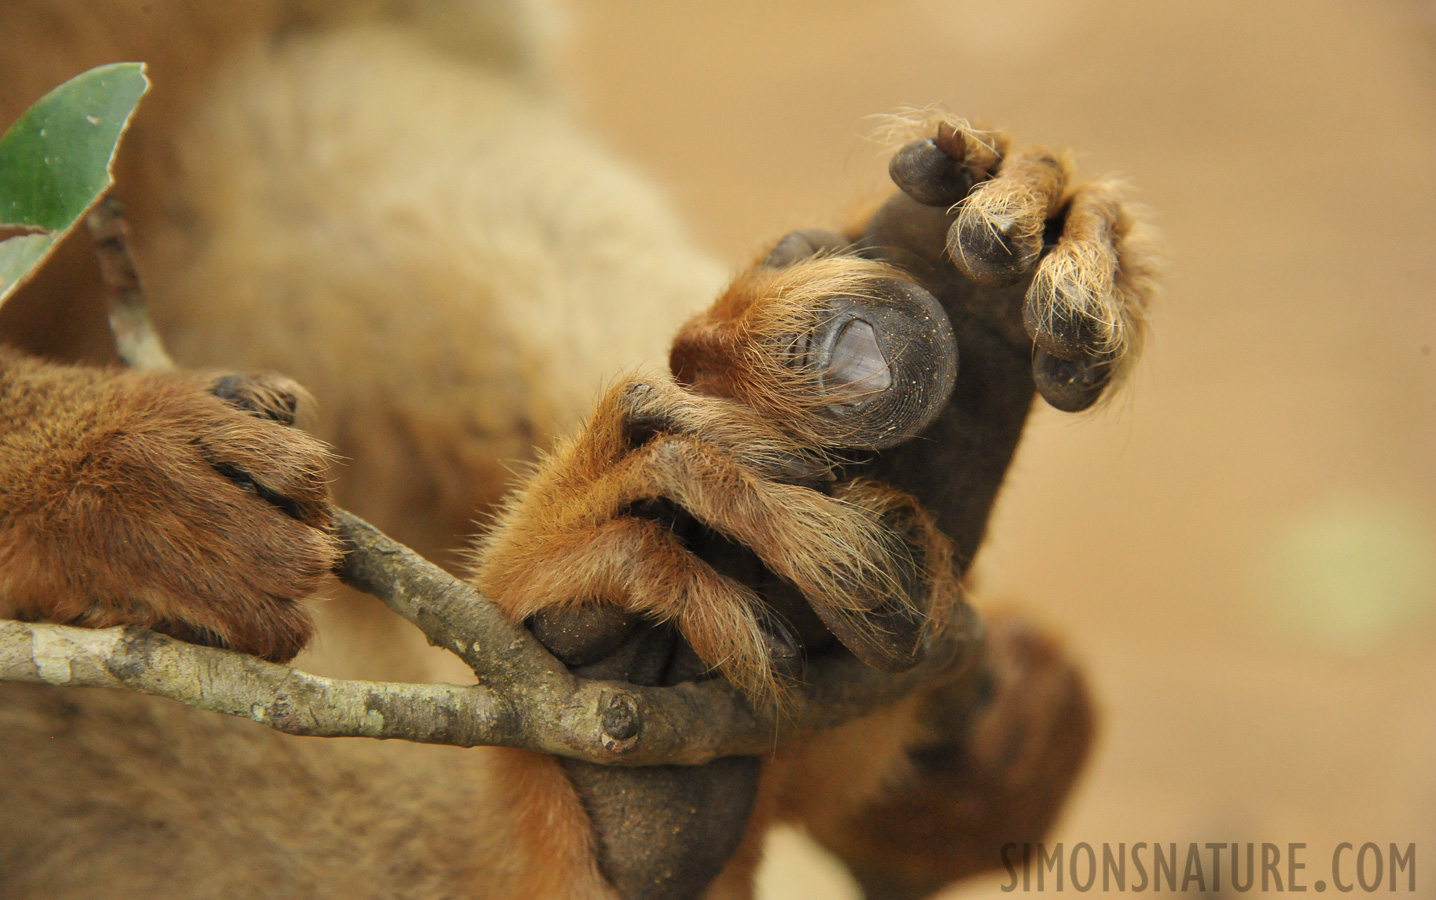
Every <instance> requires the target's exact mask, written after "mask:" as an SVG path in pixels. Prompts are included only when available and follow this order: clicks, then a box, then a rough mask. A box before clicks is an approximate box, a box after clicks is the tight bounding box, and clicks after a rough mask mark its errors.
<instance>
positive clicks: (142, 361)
mask: <svg viewBox="0 0 1436 900" xmlns="http://www.w3.org/2000/svg"><path fill="white" fill-rule="evenodd" d="M85 224H86V225H88V226H89V228H90V234H91V236H93V237H94V239H95V255H96V256H97V257H98V258H99V260H100V276H101V277H102V278H103V279H104V281H105V288H106V299H107V305H108V307H109V314H110V330H111V331H113V332H114V334H115V348H116V349H117V350H118V351H119V354H120V359H122V360H124V362H125V365H127V366H129V367H130V368H132V369H145V370H167V369H173V368H174V367H175V362H174V360H173V359H171V358H170V355H169V353H167V352H166V351H165V346H164V342H163V341H162V340H160V335H159V332H158V331H156V330H155V326H154V323H153V321H152V320H151V319H150V312H149V303H148V301H147V300H146V298H145V292H144V288H142V287H141V286H140V274H139V271H138V270H137V269H136V268H135V260H134V257H133V256H132V255H131V254H130V226H129V223H127V222H126V221H125V210H124V207H123V206H121V205H120V201H119V200H117V199H116V198H115V197H114V195H113V194H111V195H109V196H107V197H105V199H103V200H101V201H100V202H99V203H97V204H95V208H94V209H92V210H90V214H89V215H88V216H86V217H85Z"/></svg>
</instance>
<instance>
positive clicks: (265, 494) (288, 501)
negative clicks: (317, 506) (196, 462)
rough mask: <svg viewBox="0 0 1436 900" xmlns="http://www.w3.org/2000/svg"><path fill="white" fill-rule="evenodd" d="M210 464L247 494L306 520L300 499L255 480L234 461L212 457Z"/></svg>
mask: <svg viewBox="0 0 1436 900" xmlns="http://www.w3.org/2000/svg"><path fill="white" fill-rule="evenodd" d="M209 464H210V466H211V467H213V469H214V470H215V471H216V472H218V473H219V474H220V475H222V476H224V477H225V478H228V479H229V480H230V481H232V482H234V484H235V486H236V487H238V488H239V489H240V490H242V491H244V492H245V493H247V494H253V495H254V496H256V497H258V498H259V499H261V500H263V501H264V502H266V503H268V504H269V505H270V506H273V507H274V508H275V509H277V510H279V511H280V512H282V513H284V514H285V515H286V516H288V517H289V518H291V519H293V520H294V521H296V522H303V521H304V515H303V510H302V508H301V507H300V504H299V501H298V500H295V499H294V498H293V497H286V496H284V495H283V494H281V493H279V492H278V491H276V490H274V489H273V488H270V487H267V486H265V485H263V484H261V483H260V482H258V481H256V480H255V478H254V476H253V475H251V474H250V473H248V472H246V471H245V470H244V469H242V468H240V467H239V466H237V465H235V464H234V463H231V462H223V461H219V460H213V459H211V460H209Z"/></svg>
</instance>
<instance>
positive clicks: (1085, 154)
mask: <svg viewBox="0 0 1436 900" xmlns="http://www.w3.org/2000/svg"><path fill="white" fill-rule="evenodd" d="M575 6H576V9H575V10H574V15H573V17H572V26H573V28H572V32H571V35H570V49H569V51H568V52H567V55H566V57H565V59H564V60H563V67H564V69H565V70H566V72H565V75H566V78H567V80H568V81H569V82H570V83H572V84H574V85H576V86H577V96H576V97H575V103H576V105H578V106H579V107H580V108H581V109H583V110H585V112H586V115H587V116H588V117H589V118H590V119H591V121H592V122H593V124H594V125H595V127H596V128H597V129H598V130H599V132H600V133H601V134H603V135H606V136H607V138H608V139H609V140H610V141H611V142H612V143H613V144H614V145H616V146H618V147H619V148H620V149H621V150H623V151H624V152H625V153H626V154H627V155H628V156H629V157H630V158H631V159H633V160H635V161H637V163H638V164H639V165H640V166H641V167H642V168H643V169H645V170H646V171H647V172H648V173H649V174H650V175H652V176H654V177H655V178H656V179H657V180H658V181H659V182H660V183H662V184H663V185H665V186H666V187H667V188H668V189H669V190H670V193H671V195H672V196H673V197H674V199H675V202H676V203H677V205H678V206H679V208H680V210H681V211H682V212H683V213H684V214H685V215H686V217H687V219H688V221H689V222H690V223H691V224H692V226H693V228H694V229H695V230H696V231H697V233H698V234H699V235H700V237H701V238H703V239H704V240H705V241H706V242H707V244H708V245H709V246H710V247H711V248H712V249H713V250H714V251H715V252H716V253H718V254H719V255H720V256H721V257H723V258H724V259H725V260H726V261H728V262H730V263H732V264H735V265H736V264H738V263H740V262H742V261H743V260H744V259H745V258H746V257H747V256H748V255H749V254H751V253H752V252H754V251H755V250H757V249H758V247H759V245H760V243H761V242H762V241H763V240H765V239H771V238H774V237H776V236H778V235H779V234H781V233H782V232H784V231H785V230H787V229H789V228H791V227H795V226H801V225H807V224H812V223H814V222H826V221H830V220H831V219H832V217H833V215H834V214H835V213H837V212H840V211H841V210H842V208H843V206H844V204H845V203H847V202H850V201H852V200H854V199H858V198H861V197H863V196H865V195H867V194H868V193H869V192H870V191H872V190H873V189H874V188H877V187H880V186H881V185H882V184H883V178H884V174H883V173H884V167H885V160H884V157H883V156H882V154H881V152H880V149H879V148H878V147H877V145H875V144H873V143H871V142H869V141H868V140H866V139H865V135H866V134H867V133H868V132H869V131H870V130H871V128H872V127H873V123H872V122H871V120H869V119H867V118H866V117H867V116H869V115H871V114H874V113H880V112H886V111H892V110H894V109H895V108H897V107H900V106H903V105H918V106H920V105H926V104H929V103H942V104H944V105H946V106H948V107H949V108H951V109H952V110H954V111H956V112H959V113H961V114H964V115H968V116H971V117H973V118H977V119H980V120H982V121H985V122H987V123H990V124H997V125H1004V126H1007V127H1010V128H1012V129H1013V130H1014V131H1015V132H1016V134H1017V137H1018V138H1019V140H1024V141H1035V142H1046V143H1063V144H1069V145H1071V146H1072V147H1074V148H1075V149H1076V150H1077V151H1078V154H1079V160H1080V163H1081V168H1082V170H1083V172H1084V173H1086V174H1088V175H1095V174H1098V173H1104V172H1109V171H1116V172H1119V173H1121V174H1123V175H1125V176H1127V177H1128V178H1129V179H1130V180H1131V181H1132V182H1133V183H1134V184H1135V185H1136V186H1137V187H1138V189H1139V194H1140V199H1141V200H1142V201H1143V202H1144V203H1145V204H1147V205H1148V206H1150V207H1151V209H1152V210H1153V217H1154V218H1155V220H1156V222H1157V223H1158V224H1159V225H1160V226H1161V228H1162V230H1163V231H1164V233H1165V236H1166V245H1167V248H1168V254H1169V257H1170V262H1169V267H1168V273H1169V274H1168V276H1167V278H1166V287H1167V290H1166V295H1165V297H1164V298H1163V299H1162V301H1161V305H1160V307H1159V308H1158V309H1157V311H1156V315H1155V322H1156V334H1155V340H1154V341H1153V342H1152V344H1151V346H1150V350H1149V353H1148V356H1147V359H1146V361H1145V363H1144V364H1143V366H1142V368H1141V370H1140V373H1139V375H1138V377H1137V379H1136V383H1135V384H1134V385H1133V386H1132V388H1131V389H1130V390H1129V391H1128V393H1127V394H1126V396H1125V397H1124V398H1123V399H1122V400H1120V401H1119V402H1118V403H1116V404H1115V405H1114V406H1112V407H1111V408H1109V409H1107V410H1104V411H1101V412H1098V413H1096V414H1092V415H1086V416H1081V417H1076V418H1070V417H1064V416H1063V415H1061V414H1058V413H1056V412H1053V411H1051V410H1047V409H1043V410H1040V411H1039V412H1038V414H1037V415H1036V417H1035V418H1034V420H1033V423H1032V425H1031V426H1030V431H1029V434H1028V438H1027V442H1026V444H1025V447H1024V449H1023V451H1022V452H1021V454H1020V456H1019V458H1018V461H1017V463H1016V465H1015V467H1014V469H1013V471H1012V474H1011V476H1010V478H1009V481H1008V485H1007V488H1006V493H1005V494H1004V496H1003V498H1002V501H1001V505H1000V507H999V512H998V515H997V518H996V520H995V522H994V523H993V526H992V529H991V532H990V540H989V543H988V545H987V549H986V551H985V555H984V556H983V558H982V559H981V562H980V568H981V570H982V572H983V584H982V589H983V590H982V594H983V597H985V598H987V599H988V600H989V601H1001V602H1007V603H1013V604H1016V605H1019V606H1021V607H1023V608H1025V609H1026V610H1028V611H1030V613H1032V614H1033V615H1035V616H1037V617H1039V618H1041V619H1042V620H1044V621H1046V622H1048V623H1050V624H1051V625H1053V626H1054V627H1055V628H1056V629H1058V630H1059V631H1060V632H1062V633H1065V634H1066V635H1067V638H1068V641H1069V643H1070V644H1071V646H1072V647H1073V650H1074V652H1075V653H1076V654H1077V655H1078V656H1079V657H1081V658H1082V659H1084V660H1085V661H1086V663H1087V665H1088V670H1089V672H1090V676H1091V680H1092V682H1093V685H1094V687H1095V690H1096V693H1097V694H1098V696H1099V698H1100V702H1101V705H1102V708H1103V735H1102V739H1101V743H1100V745H1099V747H1098V750H1097V753H1096V757H1095V759H1094V761H1093V764H1092V765H1091V766H1090V768H1089V771H1088V774H1087V776H1086V777H1085V779H1084V781H1083V782H1082V784H1081V786H1080V788H1079V790H1078V793H1077V795H1076V796H1075V798H1074V800H1073V802H1072V803H1071V805H1070V807H1069V809H1068V812H1067V814H1066V816H1065V818H1064V820H1063V823H1062V825H1061V827H1060V830H1059V834H1058V835H1057V836H1056V837H1055V838H1054V839H1056V840H1065V841H1067V842H1068V843H1069V845H1070V844H1071V843H1073V842H1076V841H1088V842H1092V843H1096V842H1099V841H1111V842H1118V841H1126V842H1128V843H1131V842H1135V841H1148V842H1152V841H1161V842H1171V841H1176V842H1179V843H1180V842H1187V841H1199V842H1205V841H1226V842H1230V841H1270V842H1275V843H1280V844H1286V843H1288V842H1301V841H1304V842H1307V843H1308V845H1309V847H1310V849H1309V850H1308V852H1307V861H1308V865H1309V869H1308V875H1309V878H1308V882H1307V883H1308V884H1310V883H1311V882H1313V881H1314V880H1315V879H1316V878H1319V877H1324V876H1325V874H1326V872H1325V869H1326V866H1327V860H1328V859H1329V855H1330V852H1331V849H1332V848H1333V847H1335V845H1336V844H1338V843H1339V842H1341V841H1353V842H1355V843H1357V845H1358V846H1359V845H1360V843H1361V842H1364V841H1376V842H1381V843H1382V845H1383V846H1384V845H1385V843H1386V842H1388V841H1396V842H1398V843H1400V844H1401V845H1402V846H1404V845H1405V844H1407V843H1410V842H1415V843H1416V844H1417V869H1418V891H1419V892H1420V893H1424V894H1432V893H1433V891H1432V887H1431V886H1432V885H1433V884H1436V872H1433V871H1432V862H1433V858H1432V857H1431V856H1430V853H1431V852H1432V851H1433V850H1436V766H1433V760H1436V710H1433V708H1432V706H1433V704H1432V701H1433V699H1436V654H1433V653H1432V651H1433V650H1436V611H1433V607H1436V355H1433V345H1436V261H1433V255H1436V246H1433V243H1436V7H1433V6H1432V5H1431V4H1429V3H1419V2H1416V0H1372V2H1354V0H1353V2H1347V3H1340V2H1331V0H1286V2H1277V0H1263V2H1255V3H1252V2H1246V3H1242V2H1236V0H1212V2H1181V3H1150V2H1142V0H1007V2H1001V3H993V2H984V3H979V2H967V0H890V2H873V0H867V2H858V0H797V2H788V3H761V2H756V0H725V2H722V3H718V2H710V0H702V2H683V3H673V2H661V0H589V2H586V3H576V4H575ZM1004 880H1005V879H1003V878H994V879H991V880H989V881H987V882H982V883H978V884H974V885H969V886H967V887H966V888H964V889H962V890H959V891H957V892H955V893H956V894H958V895H961V896H973V897H975V896H986V895H989V894H990V895H992V896H1004V895H1003V894H1002V893H1001V892H1000V891H999V890H998V887H997V886H998V885H999V884H1001V883H1002V882H1003V881H1004ZM763 890H764V896H765V897H767V898H779V897H783V898H809V897H811V898H817V897H844V896H851V895H852V894H851V892H852V890H853V889H852V887H851V885H850V884H848V883H847V882H845V881H844V880H843V876H841V875H840V874H839V873H837V872H836V871H834V870H833V869H832V868H831V867H829V866H827V865H826V864H825V862H824V861H823V860H822V859H821V857H820V856H819V855H818V854H817V853H816V852H815V851H813V850H812V849H811V848H809V847H807V846H805V845H804V844H803V842H802V841H801V840H800V839H798V838H796V837H794V836H791V835H789V836H784V837H782V838H780V839H779V840H778V841H776V843H775V849H774V852H773V853H772V854H771V858H770V860H769V862H768V864H767V868H766V871H765V874H764V886H763ZM1069 890H1070V887H1069Z"/></svg>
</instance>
